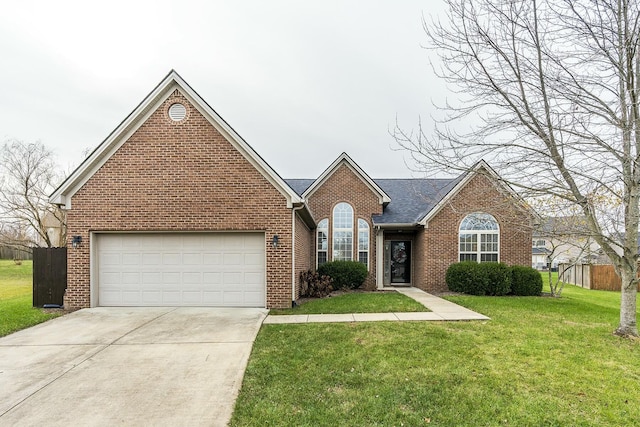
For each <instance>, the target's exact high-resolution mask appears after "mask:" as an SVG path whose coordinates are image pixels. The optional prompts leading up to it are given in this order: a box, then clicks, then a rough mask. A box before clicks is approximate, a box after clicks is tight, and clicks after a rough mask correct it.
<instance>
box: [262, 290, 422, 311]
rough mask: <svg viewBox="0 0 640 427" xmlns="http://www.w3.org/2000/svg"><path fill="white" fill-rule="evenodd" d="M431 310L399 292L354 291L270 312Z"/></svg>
mask: <svg viewBox="0 0 640 427" xmlns="http://www.w3.org/2000/svg"><path fill="white" fill-rule="evenodd" d="M409 311H411V312H413V311H429V309H428V308H426V307H425V306H424V305H422V304H420V303H419V302H417V301H415V300H414V299H412V298H409V297H407V296H405V295H402V294H399V293H397V292H353V293H347V294H343V295H338V296H331V297H326V298H318V299H313V300H310V301H307V302H305V303H304V304H301V305H298V306H296V307H294V308H288V309H282V310H271V311H270V312H269V314H275V315H280V314H345V313H398V312H409Z"/></svg>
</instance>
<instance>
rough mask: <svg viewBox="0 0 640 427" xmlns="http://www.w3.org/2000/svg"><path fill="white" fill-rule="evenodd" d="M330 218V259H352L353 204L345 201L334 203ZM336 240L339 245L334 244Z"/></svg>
mask: <svg viewBox="0 0 640 427" xmlns="http://www.w3.org/2000/svg"><path fill="white" fill-rule="evenodd" d="M347 208H348V209H347ZM331 218H332V220H333V221H332V227H333V230H332V232H331V261H353V222H354V210H353V206H351V205H350V204H349V203H347V202H340V203H338V204H336V205H335V206H334V207H333V211H332V215H331ZM337 242H340V245H336V243H337ZM345 255H347V256H345Z"/></svg>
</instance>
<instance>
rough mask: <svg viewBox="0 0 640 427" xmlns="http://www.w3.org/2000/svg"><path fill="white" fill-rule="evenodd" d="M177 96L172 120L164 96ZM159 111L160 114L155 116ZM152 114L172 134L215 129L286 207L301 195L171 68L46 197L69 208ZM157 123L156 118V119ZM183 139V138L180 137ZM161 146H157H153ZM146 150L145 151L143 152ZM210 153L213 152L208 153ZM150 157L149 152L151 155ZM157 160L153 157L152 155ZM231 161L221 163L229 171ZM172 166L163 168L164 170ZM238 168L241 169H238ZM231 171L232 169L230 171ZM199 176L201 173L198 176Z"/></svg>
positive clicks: (174, 154) (170, 155) (176, 135)
mask: <svg viewBox="0 0 640 427" xmlns="http://www.w3.org/2000/svg"><path fill="white" fill-rule="evenodd" d="M175 96H180V97H182V98H181V99H184V101H185V102H186V103H188V104H189V109H188V111H187V112H186V114H187V117H186V118H185V119H184V120H182V121H178V122H174V121H172V120H171V119H170V117H169V112H168V108H169V106H170V105H167V100H168V99H169V98H171V97H175ZM196 112H197V113H198V115H199V117H201V118H202V119H203V120H204V122H203V123H205V122H206V124H201V125H199V126H200V127H201V129H199V128H196V127H194V126H192V125H193V122H192V121H190V120H191V116H192V114H195V113H196ZM158 114H160V115H161V116H162V118H161V119H160V118H158V117H160V116H157V115H158ZM154 115H156V116H157V117H156V118H154V120H156V121H157V120H163V121H164V125H167V126H173V131H172V132H173V134H174V136H175V137H178V136H179V135H180V133H181V130H180V129H181V126H182V125H190V126H191V128H192V130H193V131H194V132H202V131H204V127H211V128H213V129H215V131H216V132H217V135H218V139H220V138H221V139H224V140H226V141H227V142H228V144H229V146H230V147H231V148H232V149H233V150H235V151H236V152H237V153H238V154H239V155H241V156H242V157H243V158H244V159H245V160H246V161H247V162H248V163H249V164H250V165H251V166H252V167H253V169H255V170H256V171H257V172H258V173H259V174H260V175H262V177H263V178H264V179H265V180H266V181H268V182H269V183H270V185H271V186H272V187H273V188H275V189H276V190H277V191H278V192H279V193H280V194H281V195H282V196H284V198H285V199H286V202H287V207H292V206H293V205H294V204H301V203H302V199H301V198H300V197H299V196H298V195H297V194H296V193H295V192H294V191H293V190H292V189H291V188H290V187H289V186H288V185H287V184H286V183H285V182H284V180H282V178H281V177H280V176H279V175H278V174H277V173H276V172H275V171H274V170H273V169H272V168H271V167H270V166H269V165H268V164H267V163H266V162H265V161H264V160H263V159H262V158H261V157H260V156H259V155H258V154H257V153H256V152H255V151H254V150H253V149H252V148H251V147H250V146H249V145H248V144H247V143H246V142H245V141H244V140H243V139H242V138H241V137H240V136H239V135H238V134H237V133H236V132H235V131H234V130H233V128H231V127H230V126H229V125H228V124H227V123H226V122H225V121H224V120H223V119H222V118H221V117H220V116H219V115H218V114H217V113H216V112H215V111H214V110H213V109H212V108H211V107H210V106H209V105H208V104H207V103H206V102H205V101H204V100H203V99H202V98H200V96H199V95H198V94H197V93H196V92H195V91H194V90H193V89H192V88H191V87H190V86H189V85H188V84H187V83H186V82H185V81H184V80H182V78H181V77H180V76H179V75H178V74H177V73H176V72H175V71H171V72H170V73H169V74H168V75H167V77H165V79H164V80H163V81H162V82H161V83H160V84H159V85H158V86H156V88H155V89H154V90H153V91H152V92H151V93H150V94H149V95H148V96H147V97H146V98H145V99H144V100H143V101H142V103H140V105H138V107H137V108H136V109H135V110H134V111H133V112H132V113H131V114H130V115H129V116H128V117H127V118H125V120H124V121H123V122H122V123H121V124H120V125H119V126H118V127H117V128H116V129H115V130H114V131H113V132H112V133H111V134H110V135H109V136H108V137H107V138H106V139H105V140H104V141H103V142H102V144H100V145H99V146H98V147H97V148H96V149H95V150H94V151H93V152H92V153H91V154H90V155H89V157H88V158H87V159H85V161H84V162H83V163H82V164H81V165H80V166H79V167H78V168H77V169H76V170H75V171H74V172H73V173H72V174H71V175H70V176H69V177H68V178H67V179H66V180H65V181H64V182H63V183H62V185H60V187H58V188H57V189H56V190H55V191H54V192H53V194H52V195H51V197H50V201H51V202H52V203H54V204H58V205H61V206H64V207H66V208H67V209H70V208H71V199H72V197H73V196H74V195H75V194H76V193H77V192H78V191H79V190H80V189H81V188H82V187H83V186H84V185H85V183H87V181H88V180H89V179H90V178H91V177H92V176H93V175H94V174H96V173H97V172H98V171H99V170H100V169H101V168H102V167H103V166H104V165H105V164H106V162H107V161H108V160H109V159H110V158H111V157H112V156H114V155H115V154H116V153H117V152H118V150H119V149H120V148H121V147H122V146H123V145H124V144H125V143H126V142H127V141H129V140H130V139H131V138H132V136H134V135H135V134H136V132H137V131H138V130H139V129H140V128H141V127H142V126H144V125H145V124H146V123H148V121H149V120H150V119H151V118H152V117H153V116H154ZM157 123H159V122H157ZM183 142H184V141H183ZM157 148H161V147H157ZM176 150H177V151H174V152H171V153H166V154H168V155H169V159H171V158H174V159H175V158H176V156H179V153H180V148H176ZM147 154H149V153H147ZM212 155H215V154H214V153H212ZM151 157H153V156H151ZM155 160H157V158H155ZM231 166H232V164H229V165H227V166H224V165H223V166H222V167H225V168H226V170H227V171H231ZM172 169H175V168H170V169H168V170H167V172H168V173H170V171H171V170H172ZM239 172H242V171H239ZM230 173H232V174H233V172H230ZM200 178H201V179H203V178H204V177H200Z"/></svg>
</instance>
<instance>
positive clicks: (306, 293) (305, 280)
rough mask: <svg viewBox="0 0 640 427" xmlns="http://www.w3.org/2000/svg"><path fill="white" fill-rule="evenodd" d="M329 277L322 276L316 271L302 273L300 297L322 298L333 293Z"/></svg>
mask: <svg viewBox="0 0 640 427" xmlns="http://www.w3.org/2000/svg"><path fill="white" fill-rule="evenodd" d="M331 282H332V280H331V277H329V276H322V275H320V273H318V272H317V271H311V270H307V271H302V272H301V273H300V296H301V297H311V298H323V297H326V296H327V295H329V294H330V293H331V291H333V286H331Z"/></svg>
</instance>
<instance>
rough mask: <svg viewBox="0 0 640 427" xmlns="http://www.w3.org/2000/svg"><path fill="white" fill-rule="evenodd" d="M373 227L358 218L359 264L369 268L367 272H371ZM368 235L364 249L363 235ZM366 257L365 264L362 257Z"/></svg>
mask: <svg viewBox="0 0 640 427" xmlns="http://www.w3.org/2000/svg"><path fill="white" fill-rule="evenodd" d="M370 230H371V227H370V226H369V223H368V222H367V221H366V220H364V219H362V218H358V262H360V263H362V264H364V265H365V266H366V267H367V271H369V252H370V247H371V232H370ZM362 233H366V240H364V241H366V248H362V247H361V245H360V243H361V241H362V240H361V238H362V237H361V234H362ZM363 255H364V256H365V262H363V261H362V256H363Z"/></svg>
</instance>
